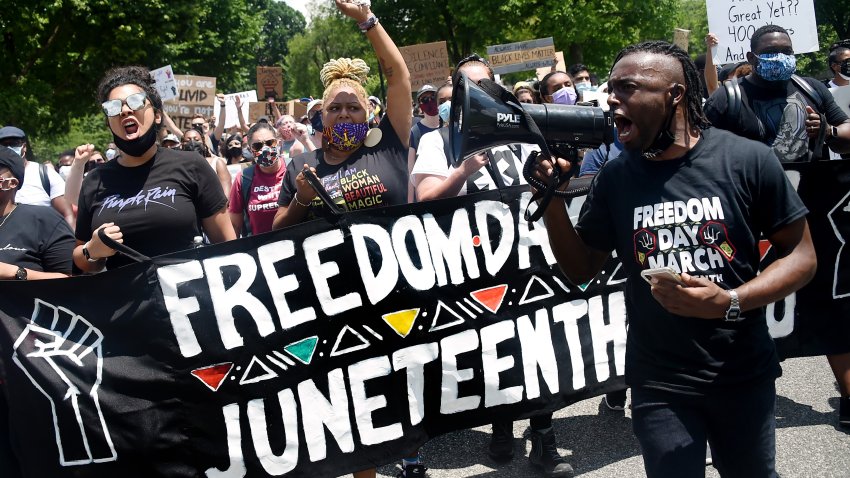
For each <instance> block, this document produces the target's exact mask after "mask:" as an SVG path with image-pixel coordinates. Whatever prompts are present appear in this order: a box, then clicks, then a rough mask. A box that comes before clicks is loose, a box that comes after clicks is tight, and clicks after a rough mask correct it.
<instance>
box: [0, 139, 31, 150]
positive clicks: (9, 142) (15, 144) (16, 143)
mask: <svg viewBox="0 0 850 478" xmlns="http://www.w3.org/2000/svg"><path fill="white" fill-rule="evenodd" d="M24 143H26V141H25V140H24V139H23V138H7V139H4V140H0V145H3V146H6V147H7V148H9V147H11V148H19V147H21V146H23V145H24Z"/></svg>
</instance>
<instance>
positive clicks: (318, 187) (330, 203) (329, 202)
mask: <svg viewBox="0 0 850 478" xmlns="http://www.w3.org/2000/svg"><path fill="white" fill-rule="evenodd" d="M302 173H303V174H304V179H306V180H307V183H308V184H309V185H310V187H312V188H313V190H314V191H316V194H318V195H319V198H320V199H321V200H322V202H324V203H325V205H326V206H327V207H328V209H330V210H331V212H333V213H334V214H342V213H344V212H345V209H344V208H343V207H341V206H340V205H338V204H336V203H335V202H334V200H333V199H331V196H330V194H328V191H327V190H326V189H325V186H323V185H322V182H321V181H319V178H317V177H316V174H315V173H313V171H312V170H311V169H309V168H308V169H305V170H303V171H302Z"/></svg>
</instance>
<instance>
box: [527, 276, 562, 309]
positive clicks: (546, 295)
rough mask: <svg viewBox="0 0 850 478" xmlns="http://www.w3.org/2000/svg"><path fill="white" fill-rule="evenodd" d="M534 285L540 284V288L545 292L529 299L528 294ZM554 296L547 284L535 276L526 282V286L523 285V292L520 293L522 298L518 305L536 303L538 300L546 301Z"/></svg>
mask: <svg viewBox="0 0 850 478" xmlns="http://www.w3.org/2000/svg"><path fill="white" fill-rule="evenodd" d="M534 284H540V286H541V287H543V288H544V289H546V292H544V293H542V294H538V295H535V296H533V297H529V296H528V294H529V292H531V286H532V285H534ZM554 295H555V292H554V291H553V290H552V288H551V287H549V284H547V283H545V282H543V279H541V278H539V277H537V276H531V279H530V280H529V281H528V284H526V285H525V292H523V293H522V298H521V299H520V300H519V305H525V304H529V303H531V302H537V301H538V300H543V299H548V298H550V297H552V296H554Z"/></svg>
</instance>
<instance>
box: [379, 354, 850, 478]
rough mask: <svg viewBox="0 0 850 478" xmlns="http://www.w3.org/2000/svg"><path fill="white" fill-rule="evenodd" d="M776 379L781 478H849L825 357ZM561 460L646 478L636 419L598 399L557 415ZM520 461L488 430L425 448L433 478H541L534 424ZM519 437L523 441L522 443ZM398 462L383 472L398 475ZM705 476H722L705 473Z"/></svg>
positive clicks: (848, 441) (591, 473)
mask: <svg viewBox="0 0 850 478" xmlns="http://www.w3.org/2000/svg"><path fill="white" fill-rule="evenodd" d="M782 370H783V376H782V377H781V378H780V379H779V380H778V381H777V383H776V388H777V402H776V428H777V430H776V468H777V471H778V472H779V475H780V476H781V477H782V478H797V477H824V478H828V477H835V478H847V477H850V431H848V430H846V429H842V428H838V426H837V424H838V411H837V409H838V392H837V391H836V385H835V379H834V377H833V376H832V372H831V371H830V369H829V365H828V364H827V361H826V359H825V358H824V357H808V358H798V359H789V360H786V361H785V362H783V364H782ZM554 428H555V432H556V433H557V435H558V441H559V446H560V447H561V448H560V451H561V454H562V455H563V456H565V457H566V458H567V459H568V460H569V462H570V463H571V464H572V466H573V468H574V469H575V471H576V476H582V477H600V478H601V477H606V478H607V477H617V478H631V477H644V476H645V473H644V471H643V460H642V459H641V456H640V449H639V447H638V443H637V440H635V438H634V435H633V434H632V426H631V413H630V412H629V411H628V410H626V411H625V412H615V411H612V410H609V409H607V408H606V407H605V406H604V405H603V404H602V397H595V398H592V399H589V400H585V401H583V402H579V403H577V404H575V405H571V406H569V407H567V408H565V409H563V410H560V411H558V412H556V413H555V416H554ZM514 436H515V437H516V439H515V440H514V447H515V448H514V450H515V456H514V459H513V460H512V461H511V462H509V463H507V464H497V463H495V462H494V461H493V460H491V459H490V458H489V457H488V456H487V454H486V447H487V444H488V443H489V440H490V426H489V425H488V426H483V427H479V428H474V429H471V430H463V431H458V432H453V433H449V434H446V435H443V436H440V437H437V438H435V439H433V440H431V441H429V442H428V443H427V444H426V445H425V446H424V447H423V448H422V450H421V454H422V457H423V460H424V464H425V466H427V467H428V476H429V477H431V478H461V477H463V478H466V477H484V478H518V477H523V478H525V477H529V478H532V477H537V476H542V475H540V474H539V473H537V472H536V471H535V469H534V468H532V467H531V466H530V465H529V464H528V459H527V456H528V450H529V449H530V446H531V445H530V442H529V441H528V421H527V420H522V421H519V422H515V423H514ZM520 437H521V438H520ZM399 470H400V468H399V467H398V465H395V464H392V465H387V466H383V467H381V468H379V469H378V476H379V477H382V478H389V477H395V476H396V475H397V473H398V471H399ZM706 476H707V477H712V478H713V477H718V476H719V474H718V473H717V470H715V469H714V468H712V467H710V466H709V467H706Z"/></svg>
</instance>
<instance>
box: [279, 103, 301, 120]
mask: <svg viewBox="0 0 850 478" xmlns="http://www.w3.org/2000/svg"><path fill="white" fill-rule="evenodd" d="M278 107H279V108H280V114H282V115H289V116H292V117H293V118H295V121H298V120H299V119H300V118H301V117H302V116H304V115H306V114H307V105H305V104H304V103H302V102H301V100H289V101H287V102H286V103H283V104H280V105H278Z"/></svg>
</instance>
